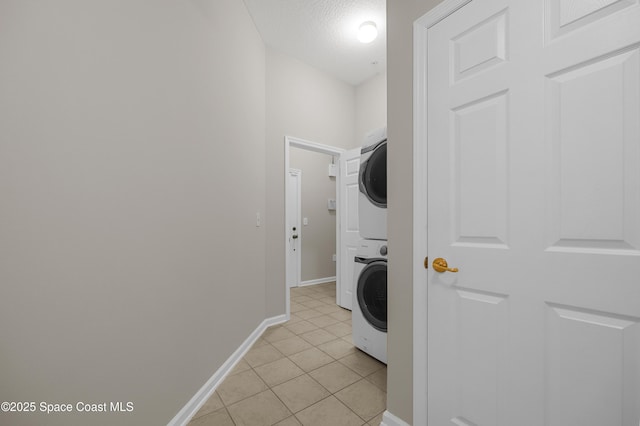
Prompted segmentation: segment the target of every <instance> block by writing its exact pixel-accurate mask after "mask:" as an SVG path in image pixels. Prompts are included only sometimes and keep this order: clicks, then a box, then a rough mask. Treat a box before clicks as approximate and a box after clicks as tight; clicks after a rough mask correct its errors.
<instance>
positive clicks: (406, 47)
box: [387, 0, 440, 424]
mask: <svg viewBox="0 0 640 426" xmlns="http://www.w3.org/2000/svg"><path fill="white" fill-rule="evenodd" d="M438 3H440V1H439V0H405V1H388V2H387V64H388V65H387V80H388V81H387V92H388V104H387V109H388V118H387V120H388V136H389V148H388V158H387V167H388V173H387V179H388V182H387V185H388V193H389V198H388V202H389V211H388V215H389V216H388V221H389V222H388V232H389V282H390V283H393V285H392V286H389V334H388V358H389V359H388V360H389V367H388V370H387V371H388V383H387V392H388V393H387V410H389V411H390V412H392V413H393V414H395V415H396V416H399V417H400V418H401V419H403V420H405V421H406V422H408V423H409V424H411V423H412V419H413V401H412V399H413V357H412V353H413V327H412V323H413V297H412V294H413V274H412V267H413V265H412V259H413V224H412V221H413V214H412V209H413V194H412V192H413V177H412V171H413V166H412V165H413V21H415V20H416V19H418V18H419V17H420V16H422V15H424V14H425V13H427V12H428V11H429V10H431V9H432V8H433V7H434V6H436V5H437V4H438ZM421 332H422V331H421ZM424 332H426V330H424Z"/></svg>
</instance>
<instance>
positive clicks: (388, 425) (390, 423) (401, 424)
mask: <svg viewBox="0 0 640 426" xmlns="http://www.w3.org/2000/svg"><path fill="white" fill-rule="evenodd" d="M380 426H410V425H409V423H407V422H405V421H404V420H402V419H401V418H399V417H396V416H394V415H393V414H391V413H390V412H388V411H385V412H384V414H383V415H382V423H380Z"/></svg>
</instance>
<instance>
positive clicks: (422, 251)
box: [387, 0, 472, 426]
mask: <svg viewBox="0 0 640 426" xmlns="http://www.w3.org/2000/svg"><path fill="white" fill-rule="evenodd" d="M471 1H472V0H444V1H443V2H442V3H440V4H439V5H438V6H436V7H434V8H433V9H431V10H430V11H429V12H428V13H427V14H425V15H423V16H422V17H420V18H418V19H417V20H416V21H415V22H414V24H413V46H414V48H413V49H414V50H413V86H414V87H413V235H414V237H413V423H414V424H416V425H426V424H427V420H428V417H427V416H428V412H427V411H428V408H429V407H428V406H427V403H426V402H427V391H428V381H427V374H428V371H427V368H428V367H427V362H428V360H427V357H428V348H427V344H428V336H427V329H426V324H427V318H428V313H427V297H428V292H427V286H428V285H429V283H428V274H427V270H426V269H425V268H424V258H425V257H426V256H428V255H429V252H428V244H427V242H428V234H427V223H428V218H427V207H428V197H427V183H428V182H427V180H428V175H427V158H428V152H427V151H428V147H427V140H428V130H427V129H428V123H427V113H428V98H427V96H428V94H427V89H428V85H427V79H426V76H427V71H428V47H429V43H428V40H429V35H428V31H429V28H431V27H432V26H434V25H435V24H437V23H438V22H440V21H442V20H443V19H445V18H446V17H448V16H449V15H451V14H453V13H454V12H456V11H457V10H459V9H460V8H462V7H464V6H465V5H467V4H468V3H470V2H471ZM393 424H394V423H387V426H392V425H393Z"/></svg>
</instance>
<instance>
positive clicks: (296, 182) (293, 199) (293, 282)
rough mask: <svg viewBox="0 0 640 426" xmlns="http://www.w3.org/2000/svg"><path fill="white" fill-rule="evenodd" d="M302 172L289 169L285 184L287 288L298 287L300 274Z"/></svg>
mask: <svg viewBox="0 0 640 426" xmlns="http://www.w3.org/2000/svg"><path fill="white" fill-rule="evenodd" d="M301 192H302V170H298V169H289V176H288V182H287V218H288V220H289V223H288V224H287V236H288V245H287V256H288V257H289V259H288V262H287V268H288V269H287V288H291V287H298V286H299V285H300V279H301V274H302V256H301V250H300V249H301V247H302V242H301V235H302V234H301V233H300V216H301V214H302V213H301V212H302V210H301V206H302V204H301V203H302V198H301Z"/></svg>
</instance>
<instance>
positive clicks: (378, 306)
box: [357, 260, 387, 331]
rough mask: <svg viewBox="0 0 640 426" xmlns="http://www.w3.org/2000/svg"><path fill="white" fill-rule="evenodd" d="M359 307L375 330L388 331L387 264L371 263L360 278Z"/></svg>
mask: <svg viewBox="0 0 640 426" xmlns="http://www.w3.org/2000/svg"><path fill="white" fill-rule="evenodd" d="M357 291H358V305H360V311H362V315H363V316H364V318H365V319H366V320H367V322H368V323H369V324H371V325H372V326H373V327H374V328H375V329H377V330H380V331H387V262H386V261H384V260H379V261H374V262H371V263H369V264H368V265H367V266H365V267H364V269H362V272H361V273H360V276H359V277H358V289H357Z"/></svg>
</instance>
